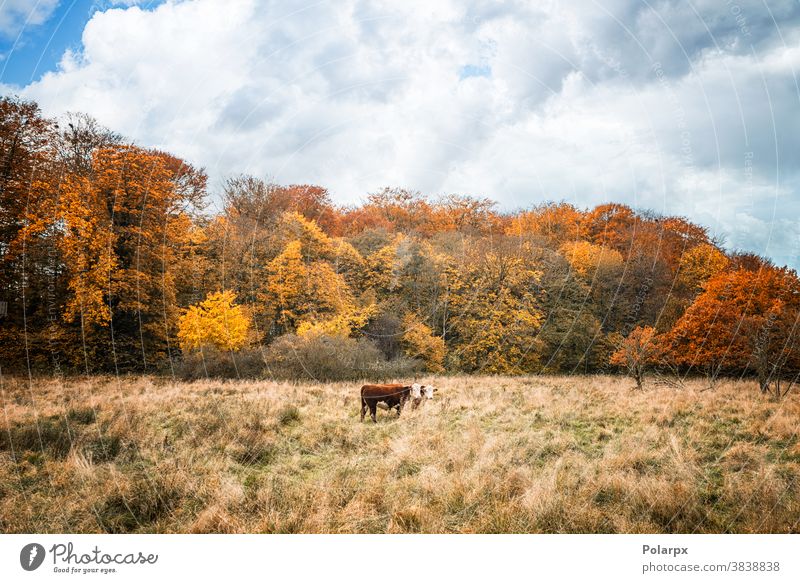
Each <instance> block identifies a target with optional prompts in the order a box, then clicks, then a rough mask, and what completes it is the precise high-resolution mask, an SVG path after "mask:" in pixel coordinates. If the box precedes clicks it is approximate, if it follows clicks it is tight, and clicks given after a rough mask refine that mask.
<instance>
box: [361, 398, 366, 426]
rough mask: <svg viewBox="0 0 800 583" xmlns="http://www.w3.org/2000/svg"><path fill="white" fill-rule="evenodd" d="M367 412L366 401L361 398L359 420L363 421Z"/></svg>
mask: <svg viewBox="0 0 800 583" xmlns="http://www.w3.org/2000/svg"><path fill="white" fill-rule="evenodd" d="M366 414H367V402H366V401H365V400H364V399H363V398H362V399H361V421H364V415H366Z"/></svg>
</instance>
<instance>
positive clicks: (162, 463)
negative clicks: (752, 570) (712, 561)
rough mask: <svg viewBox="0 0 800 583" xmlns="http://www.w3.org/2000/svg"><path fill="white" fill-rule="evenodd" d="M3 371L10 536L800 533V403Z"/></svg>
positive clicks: (555, 388) (613, 382)
mask: <svg viewBox="0 0 800 583" xmlns="http://www.w3.org/2000/svg"><path fill="white" fill-rule="evenodd" d="M433 382H434V384H436V385H437V386H438V387H439V392H438V393H437V397H436V400H434V401H432V402H429V403H426V404H425V406H423V407H421V408H420V409H419V410H417V411H411V410H410V409H409V408H407V409H406V410H405V411H404V413H403V415H402V417H400V418H399V419H397V418H396V417H395V415H394V414H393V413H391V414H390V413H387V412H386V411H380V410H379V414H378V424H377V425H373V424H372V423H371V422H364V423H363V424H362V423H359V418H358V414H359V404H358V398H357V393H358V386H357V383H349V384H343V383H342V384H289V383H273V382H244V381H241V382H239V381H235V382H222V381H201V382H195V383H180V382H172V381H169V380H164V379H159V378H149V377H122V378H93V379H89V380H80V381H79V380H67V381H63V382H62V381H57V380H34V381H33V383H32V384H31V385H29V384H28V381H27V380H26V379H9V378H5V379H3V384H2V409H3V411H2V417H0V531H3V532H31V531H36V532H198V533H200V532H348V533H350V532H363V533H383V532H548V533H552V532H569V533H596V532H606V533H616V532H714V533H718V532H776V533H785V532H798V531H800V488H798V485H799V484H798V480H799V479H800V442H799V441H798V435H797V431H798V428H799V427H800V400H799V399H798V398H797V397H796V396H792V395H790V396H789V397H788V398H787V399H786V400H785V401H783V402H782V403H776V402H774V401H770V400H768V399H766V398H764V397H762V396H761V395H760V394H759V393H758V390H757V388H756V386H755V385H754V384H753V383H750V382H733V381H730V382H722V383H721V384H720V385H719V386H718V387H717V388H715V389H714V390H707V391H703V390H702V389H703V387H704V385H703V384H702V383H701V382H700V381H697V382H694V381H690V382H688V383H687V384H686V385H685V386H684V387H681V388H673V387H668V386H660V387H659V386H654V385H653V384H650V385H648V387H647V389H646V390H645V391H644V392H634V391H632V390H631V382H630V381H628V380H625V379H621V378H617V377H604V376H589V377H530V378H502V377H501V378H498V377H492V378H476V377H471V378H467V377H460V378H441V379H433Z"/></svg>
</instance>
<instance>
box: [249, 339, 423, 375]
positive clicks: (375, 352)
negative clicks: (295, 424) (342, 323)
mask: <svg viewBox="0 0 800 583" xmlns="http://www.w3.org/2000/svg"><path fill="white" fill-rule="evenodd" d="M265 361H266V364H267V371H268V372H269V374H270V375H272V376H273V377H275V378H279V379H316V380H324V381H336V380H356V379H362V378H370V379H381V378H393V377H398V376H407V375H409V374H411V373H413V372H414V371H416V370H419V369H420V368H421V363H420V362H419V361H417V360H413V359H406V358H400V359H395V360H391V361H387V360H386V359H385V357H384V356H383V354H382V353H381V351H380V350H379V349H378V348H377V347H376V346H375V345H374V344H373V343H372V342H370V341H369V340H366V339H364V338H361V339H358V340H355V339H353V338H345V337H341V336H327V335H324V334H322V335H313V336H307V337H299V336H296V335H294V334H287V335H285V336H281V337H280V338H278V339H277V340H275V342H273V343H272V344H271V345H270V346H269V347H268V348H267V351H266V354H265Z"/></svg>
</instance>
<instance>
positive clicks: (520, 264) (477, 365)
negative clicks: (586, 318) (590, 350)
mask: <svg viewBox="0 0 800 583" xmlns="http://www.w3.org/2000/svg"><path fill="white" fill-rule="evenodd" d="M528 257H530V249H528V248H527V246H523V247H522V248H521V249H520V248H514V249H513V250H509V249H498V250H497V251H488V252H482V253H481V252H480V251H478V252H477V257H476V260H472V261H470V262H469V263H468V264H467V265H463V266H461V273H458V274H455V273H452V274H451V277H449V278H448V279H449V281H448V288H449V289H448V292H447V300H446V302H447V305H448V307H447V310H448V312H449V313H450V314H451V316H450V317H449V318H448V322H449V323H448V324H447V330H448V337H449V335H450V334H451V333H452V334H454V335H456V336H457V337H458V338H457V341H456V347H455V348H456V350H455V352H456V354H457V357H458V359H459V360H460V367H461V368H462V369H463V370H466V371H468V372H478V371H480V372H483V373H487V374H522V373H525V372H531V371H533V370H535V368H536V366H537V365H538V363H539V355H540V347H541V344H542V342H541V340H540V339H539V338H538V331H539V328H540V327H541V325H542V321H543V314H542V312H541V310H540V309H539V307H538V303H539V301H538V298H537V295H536V289H537V287H538V283H539V279H540V276H541V272H540V271H539V270H538V269H537V268H536V267H535V266H533V265H531V263H530V261H529V259H528Z"/></svg>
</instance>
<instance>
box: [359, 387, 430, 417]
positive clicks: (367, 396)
mask: <svg viewBox="0 0 800 583" xmlns="http://www.w3.org/2000/svg"><path fill="white" fill-rule="evenodd" d="M409 395H410V396H411V397H413V398H414V399H416V398H418V397H419V396H420V389H419V385H417V384H416V383H415V384H414V385H401V384H390V385H364V386H363V387H361V421H364V415H366V413H367V407H369V415H370V417H372V421H373V422H374V423H377V422H378V419H377V418H376V414H377V408H378V403H380V402H383V403H386V406H387V408H388V409H393V408H395V407H396V408H397V416H398V417H400V411H402V410H403V405H405V404H406V401H407V400H408V398H409Z"/></svg>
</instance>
